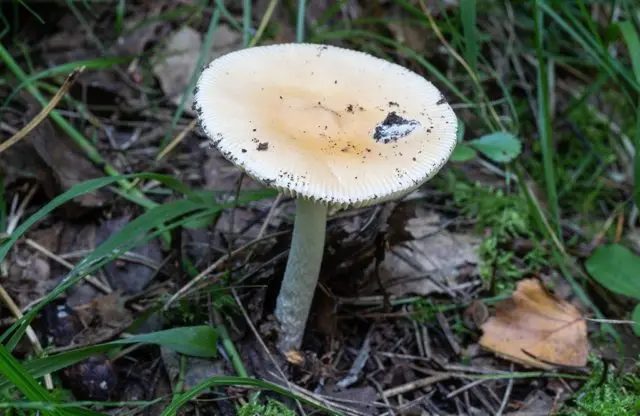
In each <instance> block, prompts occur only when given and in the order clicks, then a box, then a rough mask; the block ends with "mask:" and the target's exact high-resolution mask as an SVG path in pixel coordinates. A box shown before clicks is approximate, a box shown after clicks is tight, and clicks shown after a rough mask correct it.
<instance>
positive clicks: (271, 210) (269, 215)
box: [244, 193, 282, 263]
mask: <svg viewBox="0 0 640 416" xmlns="http://www.w3.org/2000/svg"><path fill="white" fill-rule="evenodd" d="M281 200H282V194H280V193H279V194H278V195H276V198H275V199H274V200H273V203H272V204H271V208H269V212H268V213H267V216H266V217H265V219H264V222H263V223H262V227H260V231H258V235H257V236H256V238H262V236H264V233H265V232H266V231H267V228H268V227H269V223H270V222H271V219H272V218H273V216H274V214H275V212H276V209H277V208H278V205H280V201H281ZM254 252H255V249H252V250H251V251H250V252H249V254H247V258H246V259H245V260H244V262H245V263H248V262H249V260H251V257H252V256H253V253H254Z"/></svg>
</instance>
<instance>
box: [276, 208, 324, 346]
mask: <svg viewBox="0 0 640 416" xmlns="http://www.w3.org/2000/svg"><path fill="white" fill-rule="evenodd" d="M326 226H327V205H325V204H324V203H321V202H314V201H311V200H307V199H302V198H299V199H298V200H297V201H296V219H295V221H294V224H293V237H292V240H291V250H290V251H289V258H288V260H287V269H286V271H285V273H284V279H283V281H282V287H281V288H280V294H279V295H278V300H277V305H276V311H275V316H276V319H277V320H278V322H280V337H279V340H278V348H279V349H280V351H281V352H283V353H286V352H288V351H291V350H292V349H298V348H300V345H301V344H302V336H303V335H304V329H305V326H306V324H307V318H308V317H309V310H310V309H311V302H312V301H313V294H314V292H315V289H316V285H317V283H318V276H319V274H320V265H321V263H322V255H323V253H324V241H325V229H326Z"/></svg>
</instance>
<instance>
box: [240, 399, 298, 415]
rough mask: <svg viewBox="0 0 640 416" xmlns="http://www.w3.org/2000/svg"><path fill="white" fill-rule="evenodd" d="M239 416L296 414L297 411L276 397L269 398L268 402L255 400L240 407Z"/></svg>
mask: <svg viewBox="0 0 640 416" xmlns="http://www.w3.org/2000/svg"><path fill="white" fill-rule="evenodd" d="M237 414H238V416H296V413H295V412H294V411H293V410H291V409H289V408H288V407H286V406H285V405H284V404H282V403H280V402H279V401H277V400H274V399H271V398H269V399H267V403H266V404H261V403H258V402H257V401H255V400H252V401H251V402H249V403H247V404H245V405H244V406H242V407H241V408H240V409H238V413H237Z"/></svg>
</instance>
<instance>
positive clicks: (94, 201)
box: [21, 94, 108, 216]
mask: <svg viewBox="0 0 640 416" xmlns="http://www.w3.org/2000/svg"><path fill="white" fill-rule="evenodd" d="M21 97H22V98H23V99H24V100H25V101H26V102H27V105H28V108H27V112H26V116H25V122H27V121H28V120H31V119H32V118H33V117H35V115H36V114H37V113H38V112H39V111H40V110H41V106H40V105H39V104H38V103H37V102H36V101H35V99H34V98H32V97H30V96H29V95H27V94H21ZM24 142H25V143H27V144H28V145H29V146H30V147H32V148H33V149H34V150H35V152H36V153H37V155H38V156H39V158H40V159H41V161H42V162H44V165H46V168H44V167H42V168H40V169H38V170H37V173H36V175H37V176H38V179H39V180H40V181H41V182H42V183H43V186H44V188H45V191H46V192H47V193H48V194H49V196H50V197H51V198H53V197H55V196H57V195H59V194H60V193H61V192H64V191H66V190H68V189H69V188H71V187H73V186H74V185H77V184H79V183H81V182H84V181H86V180H88V179H94V178H98V177H102V176H104V174H103V173H102V172H101V171H100V170H99V169H98V168H96V167H95V166H94V165H93V164H92V163H91V162H90V161H89V160H88V159H87V157H86V156H85V155H84V154H83V153H82V152H81V151H80V150H79V149H78V147H77V146H76V145H75V144H74V143H73V142H72V141H71V139H70V138H69V136H67V135H66V134H64V133H62V132H61V131H59V130H58V129H57V128H56V127H55V126H54V125H53V123H52V122H51V121H50V120H49V119H45V120H43V121H42V122H41V123H40V124H38V125H37V126H36V127H35V128H34V129H33V130H31V132H29V134H28V135H27V136H26V137H25V139H24ZM47 168H48V169H47ZM107 195H108V194H107V192H106V191H103V190H99V191H95V192H90V193H86V194H83V195H79V196H77V197H76V198H74V200H73V201H74V202H75V203H76V204H77V205H80V206H81V207H87V208H95V207H101V206H102V205H103V204H104V203H105V201H106V200H107ZM71 206H72V205H67V206H66V207H67V208H68V209H66V210H65V213H66V214H67V215H72V216H73V215H77V214H79V212H75V210H72V209H70V208H71Z"/></svg>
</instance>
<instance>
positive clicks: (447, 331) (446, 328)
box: [436, 312, 462, 356]
mask: <svg viewBox="0 0 640 416" xmlns="http://www.w3.org/2000/svg"><path fill="white" fill-rule="evenodd" d="M436 319H437V320H438V323H439V324H440V327H441V328H442V331H443V332H444V336H445V338H447V341H448V342H449V345H451V348H452V349H453V352H454V353H455V354H456V355H458V356H459V355H460V353H461V352H462V348H460V344H458V341H456V338H455V336H454V335H453V332H452V331H451V326H450V325H449V322H448V321H447V319H446V318H445V317H444V314H443V313H442V312H437V313H436Z"/></svg>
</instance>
